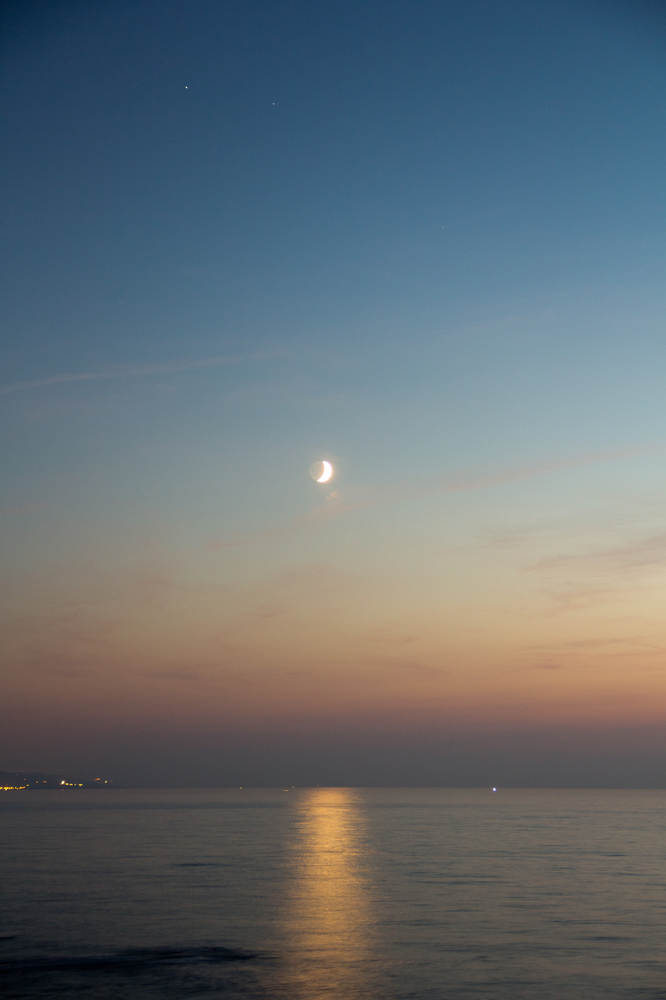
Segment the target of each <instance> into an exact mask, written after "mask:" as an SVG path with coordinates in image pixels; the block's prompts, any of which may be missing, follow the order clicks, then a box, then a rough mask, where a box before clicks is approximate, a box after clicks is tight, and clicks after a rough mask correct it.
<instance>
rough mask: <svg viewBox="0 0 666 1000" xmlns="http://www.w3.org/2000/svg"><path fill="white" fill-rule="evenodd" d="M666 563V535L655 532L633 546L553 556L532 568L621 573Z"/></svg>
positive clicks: (598, 548)
mask: <svg viewBox="0 0 666 1000" xmlns="http://www.w3.org/2000/svg"><path fill="white" fill-rule="evenodd" d="M664 564H666V535H665V534H659V535H653V536H651V537H650V538H645V539H642V540H640V541H638V542H635V543H634V544H632V545H620V546H611V547H607V548H600V547H597V548H595V549H592V550H589V551H587V552H582V553H576V554H575V555H559V556H551V557H550V558H548V559H542V560H540V561H539V562H538V563H536V564H535V565H534V566H532V567H531V569H533V570H549V569H552V570H563V569H567V570H568V569H570V568H575V569H576V570H578V571H580V570H586V571H587V572H588V573H595V574H601V573H622V572H626V571H630V570H633V569H642V568H644V567H646V566H663V565H664Z"/></svg>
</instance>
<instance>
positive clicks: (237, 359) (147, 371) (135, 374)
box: [0, 351, 276, 396]
mask: <svg viewBox="0 0 666 1000" xmlns="http://www.w3.org/2000/svg"><path fill="white" fill-rule="evenodd" d="M275 356H276V354H275V352H270V351H267V352H265V353H262V352H256V353H254V354H237V355H233V356H231V357H223V356H219V357H214V358H204V359H203V360H199V361H175V362H172V363H169V364H157V365H141V366H138V367H135V368H107V369H104V370H103V371H98V372H64V373H63V374H61V375H49V376H48V378H38V379H32V380H31V381H28V382H12V383H10V384H9V385H2V386H0V396H8V395H9V394H10V393H13V392H25V391H27V390H28V389H41V388H44V387H45V386H50V385H60V384H62V383H64V382H95V381H99V380H101V379H122V378H141V377H142V376H144V375H173V374H175V373H177V372H191V371H196V370H197V369H205V368H221V367H222V366H224V365H236V364H241V363H242V362H244V361H263V360H265V359H266V358H273V357H275Z"/></svg>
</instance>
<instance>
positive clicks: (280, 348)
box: [0, 0, 666, 786]
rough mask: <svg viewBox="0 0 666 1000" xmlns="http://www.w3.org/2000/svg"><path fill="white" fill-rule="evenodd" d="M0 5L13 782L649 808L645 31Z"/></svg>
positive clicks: (214, 6)
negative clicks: (324, 479)
mask: <svg viewBox="0 0 666 1000" xmlns="http://www.w3.org/2000/svg"><path fill="white" fill-rule="evenodd" d="M3 9H4V13H3V14H2V17H3V24H2V30H3V37H4V43H3V47H4V54H3V60H2V63H3V77H4V80H3V93H4V97H3V105H4V110H3V118H4V126H3V129H4V134H5V143H4V153H3V159H2V175H1V178H0V189H1V190H2V192H3V193H2V201H3V221H2V233H3V243H4V247H5V258H4V260H5V263H4V266H3V295H2V297H3V303H4V304H3V309H2V314H3V319H2V325H3V330H4V332H3V336H2V378H1V381H0V411H1V414H2V430H1V442H2V468H3V476H2V488H1V496H0V523H1V524H2V529H3V531H2V536H3V557H2V588H3V596H2V609H3V610H2V653H1V660H2V664H3V667H2V671H3V673H2V688H1V690H2V698H1V699H0V767H4V768H6V769H22V770H29V769H39V770H47V771H49V770H51V771H55V770H64V771H67V770H69V771H76V772H77V773H82V774H85V775H86V776H88V775H90V776H95V775H97V774H99V773H100V772H103V773H104V776H109V777H112V778H114V779H115V780H117V781H120V782H123V783H126V784H141V783H147V784H161V785H170V784H177V785H180V784H190V785H211V784H212V785H251V784H259V785H262V784H267V785H271V784H282V783H288V784H290V785H291V784H297V785H298V784H317V783H320V784H333V785H345V784H350V785H354V784H358V785H364V784H384V785H399V784H417V785H418V784H421V785H427V784H433V785H449V784H463V785H465V784H470V785H476V784H481V785H483V784H498V785H501V784H519V785H520V784H526V785H586V784H587V785H598V784H600V785H610V786H614V785H619V786H625V785H658V786H662V785H663V784H664V782H666V727H665V724H666V503H665V501H666V464H665V463H666V378H665V375H666V329H665V322H664V317H665V315H666V282H665V281H664V262H665V259H666V229H665V225H664V223H665V208H666V183H665V178H666V130H665V129H664V122H665V110H664V109H665V108H666V9H665V7H664V4H663V3H661V2H648V0H626V2H623V0H617V2H612V0H607V2H602V0H589V2H588V0H539V2H535V0H438V2H431V0H410V2H409V3H406V2H404V0H403V2H394V0H382V2H378V0H354V2H348V0H336V2H335V3H306V2H302V0H284V2H277V0H256V2H255V0H241V2H236V0H228V2H227V0H159V2H158V0H150V2H146V0H132V2H126V0H100V2H97V3H94V4H90V3H87V2H70V3H67V2H41V3H38V2H33V0H27V2H26V0H22V2H20V3H7V4H5V5H4V8H3ZM317 459H328V460H330V461H331V462H332V463H333V465H334V467H335V477H334V479H333V480H332V482H331V483H330V484H328V485H326V486H319V485H317V484H316V483H313V481H312V480H311V479H310V477H309V475H308V468H309V466H310V464H311V463H312V462H314V461H315V460H317ZM93 772H94V775H93Z"/></svg>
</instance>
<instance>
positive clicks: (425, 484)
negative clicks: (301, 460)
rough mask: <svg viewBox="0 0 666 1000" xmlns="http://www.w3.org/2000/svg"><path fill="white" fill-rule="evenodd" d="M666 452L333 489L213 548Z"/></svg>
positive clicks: (601, 455) (603, 455) (600, 455)
mask: <svg viewBox="0 0 666 1000" xmlns="http://www.w3.org/2000/svg"><path fill="white" fill-rule="evenodd" d="M660 451H663V446H660V447H650V448H646V447H640V448H626V449H621V450H617V451H603V452H595V453H593V454H588V455H578V456H574V457H571V458H565V459H559V460H555V461H551V462H538V463H533V464H529V465H518V466H508V467H507V468H504V469H496V470H494V471H489V472H476V473H474V472H469V471H466V472H460V473H458V474H457V475H453V476H438V477H437V478H433V479H413V480H408V481H403V482H397V483H386V484H381V485H379V486H361V487H356V488H352V489H349V490H342V491H339V490H334V491H333V493H330V494H329V495H328V496H327V497H326V505H325V506H321V507H315V508H314V509H313V510H310V511H308V513H307V514H305V515H303V516H302V517H299V518H295V519H294V520H293V521H290V522H287V523H286V524H282V525H274V526H272V527H267V528H260V529H258V530H257V531H250V532H245V533H243V534H238V535H231V536H229V537H227V538H226V539H222V540H216V541H213V542H211V548H213V549H221V548H230V547H234V546H238V545H252V544H256V543H258V542H262V541H270V540H271V539H274V538H279V537H281V536H283V535H287V534H289V533H291V532H293V531H296V530H298V529H300V528H303V527H307V526H308V525H311V524H316V523H320V522H323V521H329V520H331V519H333V518H336V517H340V516H341V515H342V514H347V513H350V512H351V511H355V510H363V509H365V508H368V507H384V506H391V505H393V504H398V503H405V502H407V501H410V500H423V499H427V498H428V497H433V496H442V495H444V494H447V493H458V492H461V491H464V490H484V489H491V488H493V487H495V486H504V485H506V484H509V483H517V482H521V481H523V480H527V479H534V478H536V477H538V476H544V475H547V474H548V473H552V472H560V471H562V470H564V469H575V468H579V467H582V466H586V465H597V464H600V463H602V462H612V461H619V460H621V459H625V458H637V457H639V456H641V455H650V454H655V453H658V452H660Z"/></svg>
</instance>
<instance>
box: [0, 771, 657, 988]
mask: <svg viewBox="0 0 666 1000" xmlns="http://www.w3.org/2000/svg"><path fill="white" fill-rule="evenodd" d="M0 849H1V855H0V856H1V858H2V875H1V880H0V893H1V899H2V902H1V907H0V912H1V918H0V919H1V922H0V993H1V995H2V997H3V998H4V1000H14V998H19V997H20V998H30V1000H33V998H39V1000H41V998H50V997H53V998H58V1000H70V998H71V1000H74V998H76V1000H116V998H120V997H125V998H132V1000H133V998H137V1000H157V998H160V1000H181V998H182V1000H185V998H187V1000H192V998H206V1000H208V998H210V1000H212V998H216V997H224V998H227V1000H233V998H244V1000H247V998H252V1000H268V998H271V1000H272V998H275V1000H319V998H327V1000H356V998H363V1000H408V998H409V1000H574V998H576V1000H577V998H581V1000H583V998H584V1000H597V998H599V1000H601V998H603V1000H625V998H627V1000H628V998H635V1000H638V998H640V1000H648V998H649V1000H657V998H663V1000H666V792H663V791H607V790H589V791H586V790H583V789H577V790H573V791H569V790H562V789H551V790H537V789H525V790H521V789H503V788H498V789H497V791H493V790H492V789H489V788H488V789H479V788H475V789H440V788H416V789H415V788H408V789H404V788H395V789H387V788H379V789H365V788H298V789H297V788H284V789H282V788H279V789H253V788H247V789H246V788H243V789H240V788H239V789H204V790H201V789H177V790H167V791H165V790H136V789H135V790H122V789H111V790H85V789H79V790H62V791H59V790H58V791H55V790H54V791H41V792H39V791H24V792H5V793H0Z"/></svg>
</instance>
